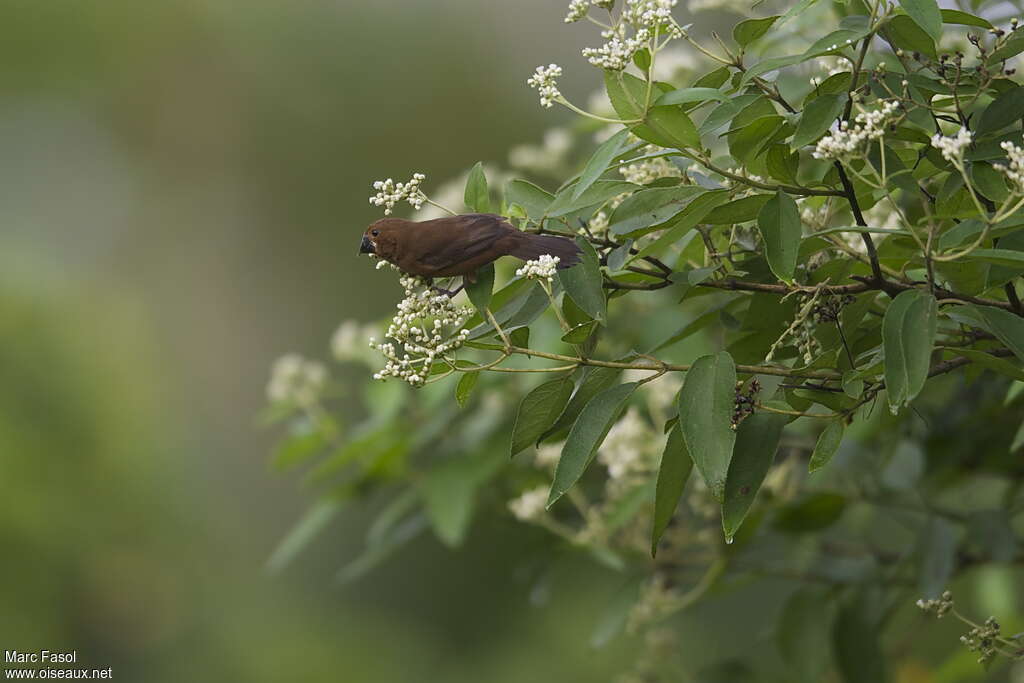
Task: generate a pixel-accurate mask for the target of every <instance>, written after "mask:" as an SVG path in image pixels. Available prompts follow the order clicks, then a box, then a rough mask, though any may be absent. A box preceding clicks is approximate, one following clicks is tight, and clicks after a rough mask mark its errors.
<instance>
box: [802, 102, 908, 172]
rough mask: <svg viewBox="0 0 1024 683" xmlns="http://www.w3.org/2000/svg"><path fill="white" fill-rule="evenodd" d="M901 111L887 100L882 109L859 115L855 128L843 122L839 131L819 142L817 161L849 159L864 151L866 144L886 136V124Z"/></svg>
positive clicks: (815, 150)
mask: <svg viewBox="0 0 1024 683" xmlns="http://www.w3.org/2000/svg"><path fill="white" fill-rule="evenodd" d="M898 109H899V103H898V102H896V101H895V100H885V101H884V102H882V107H881V109H875V110H873V111H864V112H861V113H860V114H857V118H856V119H854V126H853V127H852V128H851V127H850V124H849V122H848V121H843V123H842V124H841V125H840V126H839V130H837V131H835V132H833V133H832V134H831V135H826V136H825V137H823V138H822V139H821V140H819V141H818V145H817V147H815V149H814V158H815V159H847V158H849V157H851V156H855V155H857V154H859V153H860V152H861V151H862V148H863V146H864V145H865V143H867V142H870V141H872V140H877V139H879V138H880V137H882V136H883V135H884V134H885V124H886V123H887V122H888V121H889V119H890V118H892V117H893V116H894V115H895V114H896V112H897V110H898Z"/></svg>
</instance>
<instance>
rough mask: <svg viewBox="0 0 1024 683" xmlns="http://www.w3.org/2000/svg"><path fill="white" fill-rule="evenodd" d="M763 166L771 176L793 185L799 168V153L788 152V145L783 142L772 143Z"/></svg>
mask: <svg viewBox="0 0 1024 683" xmlns="http://www.w3.org/2000/svg"><path fill="white" fill-rule="evenodd" d="M765 166H766V167H767V168H768V173H769V175H771V177H773V178H775V179H776V180H778V181H780V182H783V183H789V184H790V185H795V184H796V175H797V173H798V172H799V170H800V153H799V152H790V151H789V147H787V146H786V145H783V144H775V145H772V146H771V147H769V148H768V153H767V154H766V155H765Z"/></svg>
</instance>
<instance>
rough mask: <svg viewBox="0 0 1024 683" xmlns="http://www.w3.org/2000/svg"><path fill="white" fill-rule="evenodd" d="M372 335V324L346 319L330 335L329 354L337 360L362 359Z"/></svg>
mask: <svg viewBox="0 0 1024 683" xmlns="http://www.w3.org/2000/svg"><path fill="white" fill-rule="evenodd" d="M381 263H387V261H381ZM372 335H373V326H372V325H360V324H359V323H358V322H357V321H355V320H346V321H344V322H342V323H341V325H338V329H337V330H335V331H334V334H333V335H332V336H331V354H332V355H333V356H334V358H335V360H338V361H348V360H363V359H365V356H366V354H367V353H368V352H367V351H366V341H367V340H368V339H369V338H370V337H371V336H372Z"/></svg>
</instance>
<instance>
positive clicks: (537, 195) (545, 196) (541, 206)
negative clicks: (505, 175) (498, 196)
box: [505, 179, 555, 220]
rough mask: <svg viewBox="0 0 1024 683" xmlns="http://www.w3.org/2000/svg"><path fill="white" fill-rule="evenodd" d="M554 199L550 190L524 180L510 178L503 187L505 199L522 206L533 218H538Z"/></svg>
mask: <svg viewBox="0 0 1024 683" xmlns="http://www.w3.org/2000/svg"><path fill="white" fill-rule="evenodd" d="M554 199H555V197H554V195H552V194H551V193H550V192H547V191H545V190H542V189H540V188H539V187H537V186H536V185H534V184H533V183H529V182H527V181H525V180H518V179H517V180H512V181H510V182H509V184H508V185H507V186H506V188H505V201H506V202H508V204H510V205H511V204H518V205H519V206H521V207H523V209H525V210H526V215H527V216H529V217H530V218H532V219H534V220H539V219H540V218H541V217H543V216H544V214H545V213H547V210H548V207H549V206H551V202H552V201H554Z"/></svg>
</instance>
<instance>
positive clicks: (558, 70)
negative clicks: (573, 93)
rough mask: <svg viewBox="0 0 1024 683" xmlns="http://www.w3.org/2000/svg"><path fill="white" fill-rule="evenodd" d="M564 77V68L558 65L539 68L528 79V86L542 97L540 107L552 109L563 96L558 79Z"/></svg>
mask: <svg viewBox="0 0 1024 683" xmlns="http://www.w3.org/2000/svg"><path fill="white" fill-rule="evenodd" d="M561 75H562V67H560V66H558V65H557V64H548V65H547V66H538V67H537V70H536V71H534V72H533V75H532V76H530V77H529V78H528V79H526V85H528V86H530V87H531V88H536V90H537V93H538V94H539V95H540V106H542V107H551V106H552V105H553V104H554V103H555V100H557V99H558V98H560V97H561V96H562V93H560V92H558V78H559V77H560V76H561Z"/></svg>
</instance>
